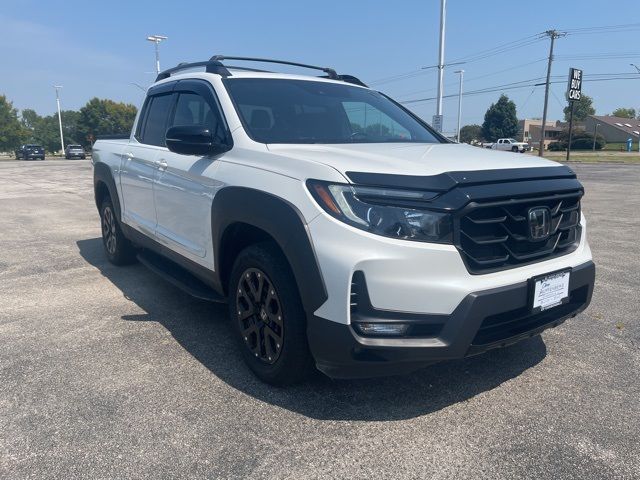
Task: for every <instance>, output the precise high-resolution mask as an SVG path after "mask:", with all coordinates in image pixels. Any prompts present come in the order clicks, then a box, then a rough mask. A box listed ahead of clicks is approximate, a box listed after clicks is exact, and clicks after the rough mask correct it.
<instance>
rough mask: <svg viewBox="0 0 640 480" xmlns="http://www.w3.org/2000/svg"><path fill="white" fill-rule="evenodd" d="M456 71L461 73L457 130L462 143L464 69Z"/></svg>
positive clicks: (457, 137) (457, 136) (458, 139)
mask: <svg viewBox="0 0 640 480" xmlns="http://www.w3.org/2000/svg"><path fill="white" fill-rule="evenodd" d="M454 73H459V74H460V88H459V90H458V129H457V130H456V141H457V142H458V143H460V121H461V119H462V81H463V77H464V70H456V71H455V72H454Z"/></svg>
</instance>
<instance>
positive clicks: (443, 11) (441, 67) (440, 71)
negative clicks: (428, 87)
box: [433, 0, 447, 132]
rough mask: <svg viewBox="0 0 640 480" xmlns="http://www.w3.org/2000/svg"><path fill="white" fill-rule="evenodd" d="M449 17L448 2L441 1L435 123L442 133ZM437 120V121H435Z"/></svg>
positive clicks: (445, 0)
mask: <svg viewBox="0 0 640 480" xmlns="http://www.w3.org/2000/svg"><path fill="white" fill-rule="evenodd" d="M446 16H447V0H440V48H439V50H438V101H437V106H436V117H437V120H436V121H434V122H433V123H435V125H434V126H435V127H436V129H437V130H438V131H440V132H441V131H442V95H443V91H442V83H443V80H444V26H445V19H446ZM434 120H435V119H434Z"/></svg>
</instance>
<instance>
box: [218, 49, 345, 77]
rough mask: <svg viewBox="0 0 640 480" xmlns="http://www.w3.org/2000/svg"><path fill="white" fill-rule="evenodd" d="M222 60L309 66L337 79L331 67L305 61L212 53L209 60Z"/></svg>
mask: <svg viewBox="0 0 640 480" xmlns="http://www.w3.org/2000/svg"><path fill="white" fill-rule="evenodd" d="M223 60H241V61H246V62H261V63H278V64H280V65H292V66H294V67H302V68H310V69H312V70H320V71H322V72H324V73H326V74H327V75H328V76H329V78H332V79H334V80H339V78H338V74H337V73H336V71H335V70H334V69H333V68H329V67H318V66H316V65H307V64H305V63H297V62H288V61H286V60H274V59H272V58H254V57H228V56H226V55H214V56H213V57H211V59H210V60H209V61H211V62H215V61H217V62H221V61H223Z"/></svg>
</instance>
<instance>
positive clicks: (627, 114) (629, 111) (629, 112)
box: [611, 107, 636, 118]
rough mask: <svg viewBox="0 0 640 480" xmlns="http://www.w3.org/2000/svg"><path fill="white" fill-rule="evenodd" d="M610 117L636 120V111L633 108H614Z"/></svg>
mask: <svg viewBox="0 0 640 480" xmlns="http://www.w3.org/2000/svg"><path fill="white" fill-rule="evenodd" d="M611 115H613V116H614V117H621V118H636V109H635V108H623V107H620V108H616V109H615V110H614V111H613V112H612V113H611Z"/></svg>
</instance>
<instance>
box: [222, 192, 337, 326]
mask: <svg viewBox="0 0 640 480" xmlns="http://www.w3.org/2000/svg"><path fill="white" fill-rule="evenodd" d="M211 233H212V241H213V250H214V252H215V259H214V264H215V270H216V272H217V275H216V277H217V280H218V282H219V285H218V290H219V291H221V292H225V293H226V292H227V287H228V281H229V274H230V272H231V268H232V267H233V262H234V261H235V258H236V257H237V254H238V253H240V251H241V250H242V249H243V248H245V247H247V246H249V245H251V244H253V243H256V242H261V241H266V240H269V241H273V242H274V243H275V244H276V245H277V247H278V248H279V249H280V250H281V251H282V253H283V255H284V257H285V258H286V259H287V262H288V263H289V266H290V267H291V270H292V272H293V275H294V279H295V281H296V284H297V286H298V290H299V292H300V297H301V300H302V304H303V306H304V309H305V311H306V312H307V314H308V315H311V314H313V312H315V311H316V310H317V309H318V308H319V307H320V306H321V305H322V304H323V303H324V302H325V301H326V300H327V298H328V297H327V290H326V288H325V285H324V280H323V278H322V274H321V272H320V268H319V266H318V261H317V258H316V254H315V251H314V249H313V244H312V241H311V237H310V235H309V232H308V229H307V226H306V223H305V221H304V219H303V217H302V214H301V213H300V212H299V210H298V209H297V208H296V207H295V206H294V205H292V204H291V203H289V202H287V201H286V200H284V199H282V198H280V197H277V196H275V195H272V194H269V193H266V192H262V191H259V190H255V189H251V188H246V187H226V188H223V189H222V190H220V191H219V192H218V193H217V194H216V196H215V197H214V200H213V205H212V208H211Z"/></svg>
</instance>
